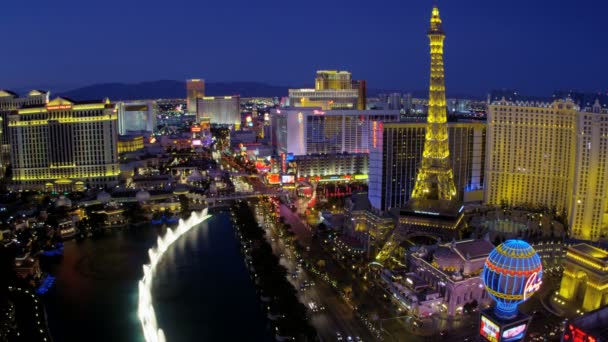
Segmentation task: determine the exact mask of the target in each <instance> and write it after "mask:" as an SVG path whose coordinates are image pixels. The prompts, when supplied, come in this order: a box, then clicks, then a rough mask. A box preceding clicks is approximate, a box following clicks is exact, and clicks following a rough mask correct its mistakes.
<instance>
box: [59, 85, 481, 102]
mask: <svg viewBox="0 0 608 342" xmlns="http://www.w3.org/2000/svg"><path fill="white" fill-rule="evenodd" d="M290 88H303V87H301V86H300V87H289V86H275V85H269V84H265V83H260V82H205V95H208V96H223V95H237V94H238V95H241V97H274V96H278V97H282V96H287V94H288V89H290ZM394 92H399V93H403V92H404V91H400V90H390V89H368V90H367V96H368V97H374V96H377V95H378V94H381V93H385V94H388V93H394ZM411 93H412V96H413V97H422V98H425V97H427V96H428V90H416V91H412V92H411ZM51 96H52V97H54V96H66V97H70V98H73V99H75V100H90V99H101V98H104V97H108V98H110V100H112V101H118V100H134V99H161V98H164V99H168V98H185V97H186V82H185V81H173V80H161V81H151V82H141V83H99V84H94V85H90V86H86V87H81V88H77V89H73V90H69V91H63V92H58V93H53V91H52V89H51ZM448 96H452V97H467V98H475V97H471V96H460V95H458V96H455V95H454V94H448ZM476 97H479V98H481V97H480V96H476Z"/></svg>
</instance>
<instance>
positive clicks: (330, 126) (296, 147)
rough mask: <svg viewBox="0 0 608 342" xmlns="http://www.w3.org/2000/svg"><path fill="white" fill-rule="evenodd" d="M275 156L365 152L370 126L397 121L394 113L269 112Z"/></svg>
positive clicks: (395, 112) (341, 111) (306, 110)
mask: <svg viewBox="0 0 608 342" xmlns="http://www.w3.org/2000/svg"><path fill="white" fill-rule="evenodd" d="M270 113H271V119H272V127H273V136H272V142H273V145H274V146H276V149H277V154H281V153H285V154H289V153H291V154H293V155H307V154H335V153H369V150H370V148H371V146H372V144H373V139H374V136H373V130H372V127H373V125H374V124H376V125H377V123H378V122H380V121H395V120H399V111H398V110H327V111H325V110H322V109H321V108H314V107H313V108H294V107H288V108H279V109H273V110H271V112H270Z"/></svg>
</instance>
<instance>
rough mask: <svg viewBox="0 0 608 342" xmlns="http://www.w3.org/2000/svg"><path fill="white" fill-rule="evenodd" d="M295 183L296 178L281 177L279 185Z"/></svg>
mask: <svg viewBox="0 0 608 342" xmlns="http://www.w3.org/2000/svg"><path fill="white" fill-rule="evenodd" d="M295 182H296V176H294V175H282V176H281V183H282V184H294V183H295Z"/></svg>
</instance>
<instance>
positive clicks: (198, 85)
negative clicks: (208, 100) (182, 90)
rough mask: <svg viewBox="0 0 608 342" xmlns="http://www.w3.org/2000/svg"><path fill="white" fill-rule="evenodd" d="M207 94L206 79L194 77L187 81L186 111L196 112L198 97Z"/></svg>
mask: <svg viewBox="0 0 608 342" xmlns="http://www.w3.org/2000/svg"><path fill="white" fill-rule="evenodd" d="M204 96H205V80H201V79H198V78H193V79H191V80H187V81H186V111H187V112H188V113H192V114H195V113H196V99H200V98H203V97H204Z"/></svg>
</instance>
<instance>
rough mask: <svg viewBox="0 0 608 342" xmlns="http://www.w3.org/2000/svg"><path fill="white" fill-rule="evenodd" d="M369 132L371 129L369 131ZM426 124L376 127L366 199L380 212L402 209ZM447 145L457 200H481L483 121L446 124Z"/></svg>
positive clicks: (419, 152) (409, 123)
mask: <svg viewBox="0 0 608 342" xmlns="http://www.w3.org/2000/svg"><path fill="white" fill-rule="evenodd" d="M372 129H373V128H372ZM425 132H426V124H425V123H422V122H392V123H391V122H389V123H382V122H380V123H378V124H376V132H375V133H373V134H372V135H374V136H376V144H375V145H372V148H371V149H370V157H369V158H370V162H369V198H370V201H371V203H372V206H373V207H374V208H375V209H378V210H381V211H388V210H390V209H392V208H400V207H403V206H405V204H406V203H407V202H408V201H409V199H410V195H411V193H412V191H413V189H414V184H415V182H416V172H417V170H418V165H420V161H421V156H422V152H423V149H424V144H425ZM448 132H449V134H448V146H449V149H450V151H451V152H452V172H453V174H454V182H455V184H456V189H457V194H458V199H459V200H461V201H465V202H474V201H481V200H482V199H483V187H484V178H485V176H484V169H485V165H484V164H485V134H486V124H485V122H453V123H449V124H448Z"/></svg>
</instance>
